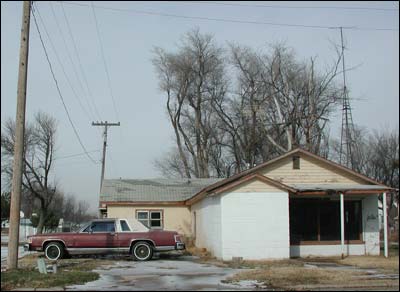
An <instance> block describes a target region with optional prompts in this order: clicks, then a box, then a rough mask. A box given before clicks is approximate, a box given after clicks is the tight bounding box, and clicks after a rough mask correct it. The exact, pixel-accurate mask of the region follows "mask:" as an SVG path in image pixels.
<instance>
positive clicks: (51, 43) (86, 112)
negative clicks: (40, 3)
mask: <svg viewBox="0 0 400 292" xmlns="http://www.w3.org/2000/svg"><path fill="white" fill-rule="evenodd" d="M36 11H37V13H38V16H39V20H40V21H41V23H42V26H43V28H44V31H45V33H46V35H47V38H48V40H49V42H50V45H51V47H52V48H53V51H54V54H55V56H56V58H57V61H58V63H59V64H60V67H61V69H62V71H63V73H64V76H65V79H66V80H67V83H68V85H69V86H70V88H71V90H72V92H73V94H74V96H75V98H76V99H77V100H78V103H79V106H80V107H81V109H82V111H83V112H84V113H85V114H86V115H87V116H89V113H88V111H87V110H86V108H85V107H84V106H83V104H82V103H81V100H80V98H79V97H78V94H77V93H76V91H75V89H74V87H73V86H72V83H71V80H70V79H69V78H68V75H67V73H66V71H65V68H64V65H63V64H62V62H61V59H60V57H59V55H58V53H57V49H56V47H55V45H54V43H53V41H52V40H51V37H50V34H49V32H48V31H47V28H46V25H45V23H44V21H43V18H42V16H41V14H40V10H39V8H38V7H37V6H36Z"/></svg>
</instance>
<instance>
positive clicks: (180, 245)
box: [175, 242, 185, 250]
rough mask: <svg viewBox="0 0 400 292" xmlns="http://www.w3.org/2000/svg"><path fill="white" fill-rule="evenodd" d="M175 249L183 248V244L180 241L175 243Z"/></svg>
mask: <svg viewBox="0 0 400 292" xmlns="http://www.w3.org/2000/svg"><path fill="white" fill-rule="evenodd" d="M175 249H176V250H183V249H185V244H184V243H182V242H177V243H176V244H175Z"/></svg>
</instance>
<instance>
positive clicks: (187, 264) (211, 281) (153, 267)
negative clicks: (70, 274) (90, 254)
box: [65, 256, 265, 291]
mask: <svg viewBox="0 0 400 292" xmlns="http://www.w3.org/2000/svg"><path fill="white" fill-rule="evenodd" d="M195 259H196V258H195V257H188V256H181V257H179V258H174V259H157V260H152V261H148V262H135V261H117V262H116V263H115V265H113V266H109V267H107V266H106V267H103V268H102V269H99V270H95V271H96V272H98V273H99V274H100V278H99V279H98V280H97V281H93V282H90V283H86V284H84V285H74V286H67V287H66V289H65V290H69V291H72V290H103V291H105V290H108V291H111V290H113V291H114V290H118V291H127V290H159V289H162V290H166V291H168V290H184V291H185V290H197V291H202V290H204V291H210V290H254V289H255V288H265V287H259V285H258V283H257V282H254V281H243V282H239V283H237V284H226V283H223V282H221V281H222V280H224V279H226V278H228V277H229V276H233V275H234V274H236V273H238V272H239V271H240V270H237V269H231V268H222V267H217V266H213V265H208V264H200V263H196V262H195V261H193V260H195Z"/></svg>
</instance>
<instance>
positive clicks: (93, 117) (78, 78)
mask: <svg viewBox="0 0 400 292" xmlns="http://www.w3.org/2000/svg"><path fill="white" fill-rule="evenodd" d="M49 5H50V8H51V12H52V14H53V17H54V20H55V22H56V25H57V28H58V31H59V34H60V36H61V38H62V40H63V42H64V46H65V50H66V51H67V55H68V58H69V61H70V62H71V64H72V68H73V70H74V73H75V77H76V79H77V80H78V83H79V86H80V88H81V90H82V92H83V96H85V95H86V92H85V89H84V86H83V82H82V80H81V78H80V76H79V73H78V69H77V68H76V66H75V63H74V61H73V59H72V54H71V52H70V50H69V49H68V44H67V41H66V39H65V36H64V33H63V31H62V29H61V25H60V23H59V21H58V18H57V16H56V13H55V11H54V8H53V4H52V3H51V2H49ZM36 8H37V9H38V7H36ZM38 12H39V9H38ZM39 17H40V13H39ZM85 101H86V104H87V106H88V108H89V109H90V113H91V115H90V116H91V117H90V119H91V120H95V113H94V109H93V107H92V105H91V104H90V102H89V100H88V99H87V98H85Z"/></svg>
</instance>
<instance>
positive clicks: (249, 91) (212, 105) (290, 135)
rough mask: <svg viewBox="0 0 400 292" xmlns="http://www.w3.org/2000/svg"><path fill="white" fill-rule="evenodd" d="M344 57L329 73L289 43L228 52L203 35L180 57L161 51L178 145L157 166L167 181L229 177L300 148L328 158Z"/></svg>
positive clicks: (192, 36)
mask: <svg viewBox="0 0 400 292" xmlns="http://www.w3.org/2000/svg"><path fill="white" fill-rule="evenodd" d="M340 59H341V58H340V54H339V55H337V58H335V60H334V62H333V64H331V65H329V66H328V67H327V69H325V70H324V71H321V70H317V62H316V58H310V59H309V60H307V61H302V60H298V58H297V57H296V55H295V54H294V52H293V50H290V49H289V48H287V47H285V46H284V45H275V46H272V50H271V51H270V52H258V51H255V50H253V49H252V48H249V47H245V46H240V45H237V44H229V47H228V50H224V49H222V47H220V46H218V45H217V44H216V42H215V40H214V39H213V37H212V36H210V35H207V34H201V33H200V32H199V30H193V31H191V32H189V33H187V34H186V35H185V36H184V38H183V42H182V43H181V46H180V47H179V48H178V50H177V51H176V52H174V53H170V52H166V51H164V50H162V49H160V48H158V49H156V51H155V57H154V59H153V64H154V66H155V68H156V71H157V73H158V77H159V85H160V90H161V91H162V92H163V93H164V94H165V95H166V109H167V112H168V116H169V119H170V122H171V125H172V127H173V129H174V133H175V140H176V146H177V147H176V152H175V151H174V152H173V153H172V154H171V155H168V156H164V157H163V158H161V159H158V160H157V161H156V163H155V164H156V167H157V168H158V169H160V170H161V172H162V173H163V174H167V175H178V176H184V177H188V178H190V177H192V176H194V177H210V176H216V177H226V176H230V175H232V174H234V173H238V172H240V171H242V170H244V169H247V168H248V167H253V166H254V165H255V164H259V163H262V162H264V161H266V160H269V159H271V158H273V157H275V156H277V155H279V154H282V153H284V152H286V151H289V150H291V149H293V148H294V147H296V146H301V147H303V148H306V149H308V150H310V151H312V152H314V153H317V154H323V155H325V156H326V155H328V153H327V152H326V149H327V146H328V144H329V129H328V125H329V118H330V116H331V114H332V112H333V111H334V110H335V109H336V107H337V106H338V105H339V104H340V101H341V97H342V96H341V95H342V91H341V90H340V87H338V86H337V85H336V84H335V82H334V79H335V77H336V76H337V74H339V73H340V72H338V65H339V62H340ZM228 80H229V82H228Z"/></svg>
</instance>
